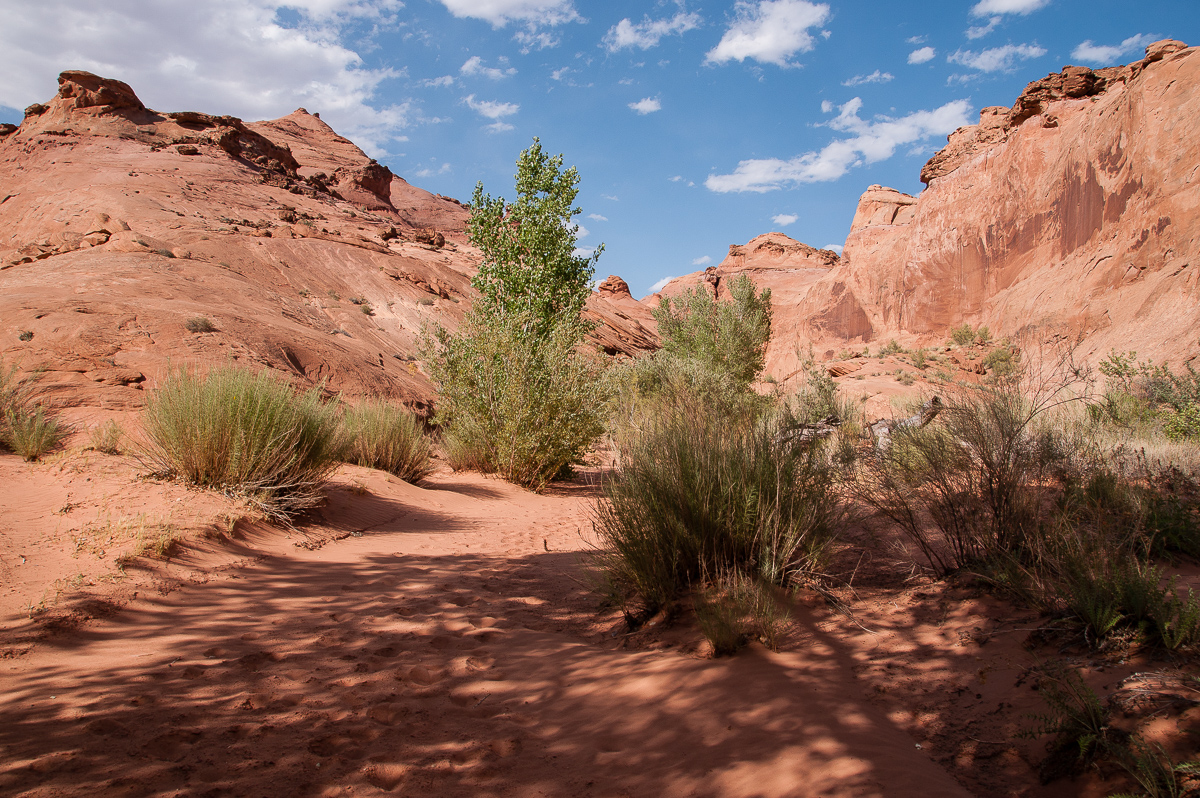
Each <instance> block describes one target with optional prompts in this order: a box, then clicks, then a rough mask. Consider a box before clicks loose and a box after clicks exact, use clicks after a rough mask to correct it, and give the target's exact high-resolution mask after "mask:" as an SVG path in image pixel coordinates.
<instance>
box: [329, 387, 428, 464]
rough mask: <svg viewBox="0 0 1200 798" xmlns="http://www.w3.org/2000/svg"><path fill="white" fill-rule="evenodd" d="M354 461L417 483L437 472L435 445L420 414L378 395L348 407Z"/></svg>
mask: <svg viewBox="0 0 1200 798" xmlns="http://www.w3.org/2000/svg"><path fill="white" fill-rule="evenodd" d="M344 423H345V427H346V433H347V436H348V438H349V446H348V450H347V451H348V455H347V456H348V457H349V459H350V461H351V462H353V463H356V464H358V465H361V466H366V467H367V468H378V469H380V470H382V471H387V472H388V473H389V474H394V475H396V476H398V477H400V479H403V480H404V481H405V482H411V483H413V484H416V483H418V482H420V481H421V480H423V479H424V478H425V477H427V476H429V475H430V474H431V473H432V472H433V463H432V460H431V459H430V457H431V455H432V447H431V446H430V443H429V439H428V438H427V437H425V432H424V430H423V429H422V428H421V423H420V422H419V421H418V420H417V418H416V416H414V415H413V414H412V413H410V412H408V411H407V410H404V409H403V408H400V407H396V406H394V405H391V404H389V403H387V402H385V401H383V400H382V399H376V400H372V401H368V402H364V403H363V404H360V405H358V406H357V407H354V408H352V409H350V410H349V411H347V413H346V416H345V420H344Z"/></svg>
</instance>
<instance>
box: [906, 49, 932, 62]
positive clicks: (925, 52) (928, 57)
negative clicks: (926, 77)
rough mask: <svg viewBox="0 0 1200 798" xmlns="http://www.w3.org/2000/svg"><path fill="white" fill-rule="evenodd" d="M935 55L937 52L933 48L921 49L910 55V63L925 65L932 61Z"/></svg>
mask: <svg viewBox="0 0 1200 798" xmlns="http://www.w3.org/2000/svg"><path fill="white" fill-rule="evenodd" d="M935 55H937V51H936V50H934V49H933V48H932V47H921V48H918V49H916V50H913V51H912V52H911V53H909V54H908V63H910V64H924V63H925V62H926V61H932V60H933V57H934V56H935Z"/></svg>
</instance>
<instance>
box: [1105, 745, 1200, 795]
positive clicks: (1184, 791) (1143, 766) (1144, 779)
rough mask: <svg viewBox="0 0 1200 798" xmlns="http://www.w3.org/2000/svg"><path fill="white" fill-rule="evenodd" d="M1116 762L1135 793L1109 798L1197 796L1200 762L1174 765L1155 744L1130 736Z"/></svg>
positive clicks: (1161, 748)
mask: <svg viewBox="0 0 1200 798" xmlns="http://www.w3.org/2000/svg"><path fill="white" fill-rule="evenodd" d="M1116 759H1117V761H1118V762H1119V763H1120V765H1121V767H1123V768H1124V769H1125V771H1126V772H1127V773H1129V775H1130V776H1132V777H1133V780H1134V781H1135V782H1137V785H1138V786H1139V787H1140V788H1141V791H1140V792H1138V793H1122V794H1119V795H1114V796H1113V797H1112V798H1195V796H1197V795H1200V762H1180V763H1176V762H1175V761H1174V760H1172V759H1171V757H1170V755H1169V754H1168V753H1167V752H1166V750H1165V749H1164V748H1163V747H1162V746H1161V745H1158V744H1157V743H1149V742H1147V741H1146V740H1145V739H1143V738H1142V737H1141V736H1139V735H1136V734H1135V735H1133V736H1132V737H1130V739H1129V743H1128V745H1126V746H1123V747H1122V748H1121V749H1120V750H1118V751H1117V752H1116Z"/></svg>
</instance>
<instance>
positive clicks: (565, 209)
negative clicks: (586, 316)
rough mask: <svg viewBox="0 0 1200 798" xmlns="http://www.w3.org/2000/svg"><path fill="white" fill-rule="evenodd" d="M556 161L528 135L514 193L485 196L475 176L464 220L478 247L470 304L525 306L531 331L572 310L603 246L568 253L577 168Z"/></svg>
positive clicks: (545, 329)
mask: <svg viewBox="0 0 1200 798" xmlns="http://www.w3.org/2000/svg"><path fill="white" fill-rule="evenodd" d="M562 165H563V156H562V155H561V154H560V155H555V156H549V155H547V154H546V153H545V152H544V151H543V150H542V145H541V142H540V141H539V140H538V139H536V138H535V139H534V140H533V146H532V147H530V148H529V149H527V150H525V151H524V152H522V153H521V155H520V157H519V158H517V174H516V176H515V177H516V181H517V199H516V200H515V201H514V202H511V203H510V202H507V201H506V200H505V199H504V198H503V197H492V196H490V195H488V194H485V193H484V192H483V183H482V182H480V183H477V184H476V185H475V195H474V196H473V197H472V199H471V219H470V221H469V222H468V223H467V230H468V232H469V233H470V236H471V243H472V244H474V245H475V246H477V247H479V249H480V250H482V251H483V263H482V264H480V267H479V271H478V272H477V273H476V275H475V277H474V278H472V280H471V285H473V286H474V287H475V289H476V290H477V291H479V294H480V299H479V301H478V302H477V303H476V307H477V308H479V310H480V311H481V312H483V313H485V314H488V315H490V316H502V315H506V314H510V313H513V312H516V311H528V312H529V313H531V314H532V315H533V317H534V318H535V319H536V320H537V325H536V328H535V329H534V330H532V331H531V332H532V333H533V334H535V335H543V336H544V335H548V334H549V327H550V326H552V325H553V324H556V323H557V322H558V321H560V320H561V319H564V318H575V317H577V316H579V314H580V313H581V312H582V311H583V307H584V304H585V303H586V302H587V297H588V294H589V293H590V292H591V289H590V288H589V283H590V281H591V279H592V276H593V275H594V274H595V272H596V261H597V260H598V259H599V258H600V253H601V252H603V251H604V245H603V244H601V245H600V246H599V247H597V248H596V250H595V252H593V253H592V254H591V255H590V256H587V257H581V256H578V255H576V254H575V241H576V236H577V235H578V233H579V225H577V224H574V223H573V222H572V219H573V218H574V217H575V216H577V215H578V214H579V213H581V212H582V211H581V209H580V208H578V207H576V205H575V198H576V197H577V196H578V195H579V188H578V186H579V173H578V172H577V171H576V170H575V167H573V166H572V167H571V168H570V169H567V170H566V171H563V168H562Z"/></svg>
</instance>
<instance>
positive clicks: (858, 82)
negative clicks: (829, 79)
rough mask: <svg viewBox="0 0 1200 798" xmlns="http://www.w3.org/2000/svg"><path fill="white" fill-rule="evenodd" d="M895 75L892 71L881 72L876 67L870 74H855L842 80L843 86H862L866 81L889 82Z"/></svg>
mask: <svg viewBox="0 0 1200 798" xmlns="http://www.w3.org/2000/svg"><path fill="white" fill-rule="evenodd" d="M894 77H895V75H893V74H891V73H890V72H880V71H879V70H878V69H876V70H875V71H874V72H872V73H871V74H870V75H855V76H854V77H852V78H850V79H849V80H844V81H842V85H843V86H862V85H864V84H866V83H887V82H888V81H889V80H892V79H893V78H894Z"/></svg>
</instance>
